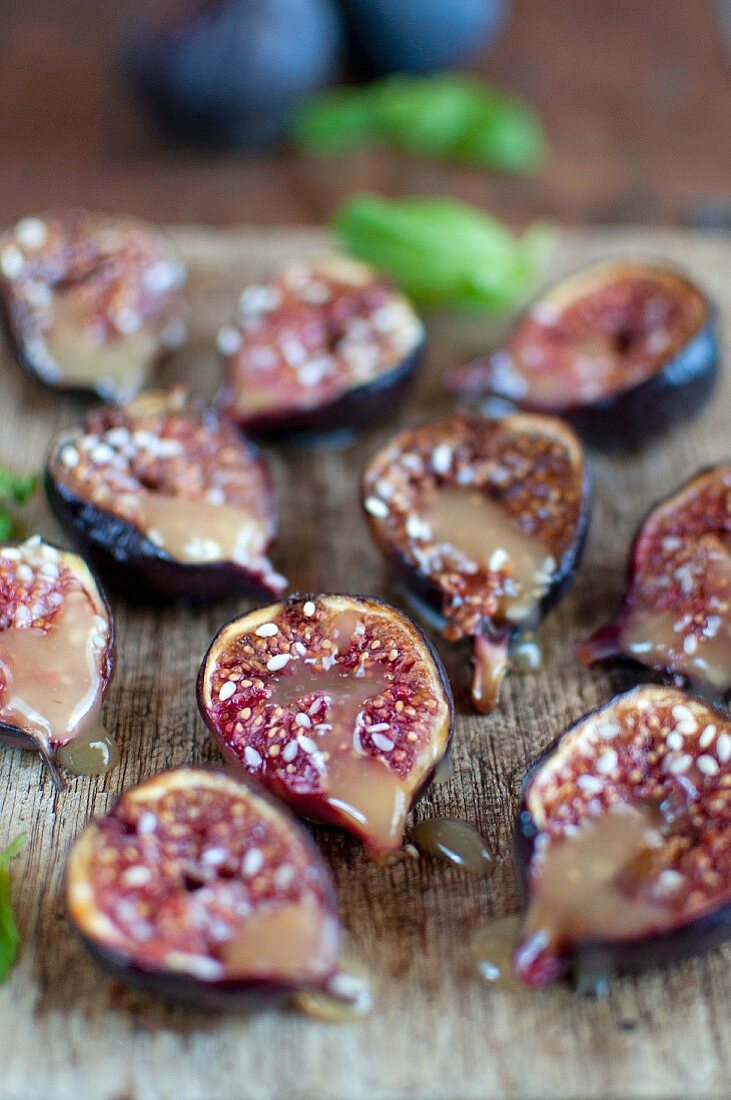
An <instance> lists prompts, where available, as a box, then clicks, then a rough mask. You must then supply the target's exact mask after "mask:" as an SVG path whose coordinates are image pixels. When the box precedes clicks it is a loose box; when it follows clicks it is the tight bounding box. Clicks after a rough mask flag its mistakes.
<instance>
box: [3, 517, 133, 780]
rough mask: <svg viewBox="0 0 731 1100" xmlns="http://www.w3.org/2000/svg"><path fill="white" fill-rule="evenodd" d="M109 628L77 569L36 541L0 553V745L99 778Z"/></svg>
mask: <svg viewBox="0 0 731 1100" xmlns="http://www.w3.org/2000/svg"><path fill="white" fill-rule="evenodd" d="M113 664H114V624H113V621H112V615H111V611H110V610H109V606H108V604H107V602H106V599H105V598H104V595H103V593H102V591H101V589H100V588H99V586H98V585H97V583H96V580H95V579H94V577H93V575H92V574H91V572H90V570H89V568H88V566H87V565H86V563H85V562H84V561H83V560H82V559H81V558H80V557H78V556H77V555H76V554H71V553H68V552H67V551H65V550H58V549H57V548H56V547H55V546H50V545H49V544H48V543H44V542H42V541H41V539H40V538H39V537H38V536H34V537H33V538H31V539H28V541H27V542H24V543H13V544H6V545H2V546H0V742H1V743H3V744H6V745H12V746H16V747H18V748H25V749H35V750H36V751H37V752H39V753H40V754H41V756H42V757H43V759H44V760H45V762H46V763H47V765H48V767H49V769H50V771H51V774H52V776H53V779H54V782H55V784H56V786H57V788H58V789H59V790H63V787H64V783H63V780H62V779H61V775H60V773H59V770H58V766H59V765H62V766H65V767H67V768H69V769H70V770H71V771H75V772H76V773H78V774H81V775H98V774H101V773H102V772H105V771H108V770H109V768H111V767H113V766H114V764H115V763H116V762H117V759H118V750H117V746H116V744H115V742H114V741H113V740H112V738H111V737H110V736H109V734H108V733H107V731H106V730H105V729H104V727H103V725H102V722H101V708H102V701H103V699H104V696H105V694H106V691H107V688H108V687H109V682H110V680H111V677H112V669H113Z"/></svg>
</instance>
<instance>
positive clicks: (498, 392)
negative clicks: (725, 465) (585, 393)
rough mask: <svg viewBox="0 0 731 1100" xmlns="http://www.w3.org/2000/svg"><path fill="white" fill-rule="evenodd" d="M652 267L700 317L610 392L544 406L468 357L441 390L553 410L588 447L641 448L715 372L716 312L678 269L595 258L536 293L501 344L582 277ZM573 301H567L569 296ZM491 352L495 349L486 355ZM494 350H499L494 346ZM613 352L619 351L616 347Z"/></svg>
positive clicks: (702, 392) (701, 396)
mask: <svg viewBox="0 0 731 1100" xmlns="http://www.w3.org/2000/svg"><path fill="white" fill-rule="evenodd" d="M625 270H626V271H628V272H630V273H632V272H638V273H639V274H640V275H641V274H642V272H643V271H644V272H646V273H649V274H652V273H657V275H658V276H660V277H662V278H664V279H670V280H672V281H673V282H674V283H675V285H676V286H677V287H678V291H679V293H680V294H687V295H693V296H696V295H697V296H700V297H701V298H702V299H703V302H704V305H705V318H704V320H703V323H702V324H701V325H700V327H699V328H697V330H696V331H695V332H694V333H693V334H692V335H691V336H690V337H689V338H688V339H687V340H686V342H685V343H684V344H683V345H682V346H681V347H679V348H675V349H674V350H673V351H672V352H671V353H670V355H669V358H667V359H666V360H665V361H664V362H662V363H661V364H660V365H659V366H658V367H657V368H656V370H655V371H654V372H653V373H652V374H651V375H650V376H649V377H647V378H644V379H642V380H640V381H637V382H636V383H634V384H632V383H630V384H629V385H627V386H625V387H623V388H621V389H618V390H616V391H615V392H613V393H610V394H608V395H607V396H605V397H603V398H598V399H596V400H593V401H591V400H590V401H586V402H581V401H575V400H572V399H571V398H570V397H569V395H568V394H567V396H566V399H565V401H563V402H560V401H557V402H556V403H555V404H554V403H551V405H550V407H549V406H548V405H547V404H545V403H544V402H541V401H540V400H538V399H535V398H532V396H531V393H530V390H528V392H526V394H525V396H524V397H516V396H514V395H513V394H510V393H508V392H504V391H503V390H502V389H501V386H500V384H499V383H497V384H495V383H494V382H493V380H492V377H493V368H492V365H491V364H492V357H491V356H488V357H487V358H486V359H485V360H479V359H478V360H476V361H475V362H474V363H473V364H469V365H468V366H467V367H464V368H458V369H456V370H455V371H453V372H451V373H450V374H448V375H447V378H446V380H445V381H446V385H447V388H448V389H449V390H450V391H452V392H454V393H456V394H457V395H459V396H462V397H463V398H465V399H466V400H467V401H468V402H469V403H470V404H472V402H473V401H478V399H479V397H480V396H481V395H482V394H485V395H486V400H487V405H488V407H489V405H490V402H491V401H493V400H495V399H499V400H500V401H502V402H509V403H512V404H513V405H514V406H515V407H519V408H521V409H524V410H526V411H529V412H537V413H553V414H554V415H557V416H562V417H564V418H565V419H566V420H568V421H569V422H570V423H571V424H572V426H573V427H574V428H575V430H576V431H577V432H578V433H579V435H580V436H581V437H582V438H583V439H584V440H585V441H586V443H587V444H588V445H590V446H591V447H595V448H597V449H598V450H602V451H608V452H611V451H626V450H631V449H637V448H641V447H643V446H646V445H647V444H648V443H649V442H651V441H653V440H655V439H657V438H658V437H661V436H663V435H665V434H667V433H668V432H669V431H670V430H671V429H672V428H674V427H675V426H676V425H678V424H680V423H682V422H683V421H685V420H688V419H690V418H692V417H693V416H695V415H696V414H697V413H699V412H700V411H701V409H702V408H703V407H704V406H705V405H706V403H707V402H708V400H709V399H710V397H711V395H712V394H713V392H714V390H715V388H716V384H717V382H718V377H719V372H720V347H719V339H718V331H717V321H718V318H717V311H716V309H715V307H714V306H713V304H712V303H711V302H710V301H709V300H708V299H707V298H706V297H705V296H704V295H702V294H701V291H700V290H699V289H698V288H697V287H696V286H695V285H694V284H693V283H692V282H691V281H690V279H688V278H686V276H684V275H682V274H681V273H679V272H677V271H674V270H671V269H669V268H668V269H666V268H662V267H660V266H659V265H657V264H640V263H638V262H637V261H630V260H626V261H615V260H611V261H602V262H601V263H598V264H595V265H592V266H591V267H588V268H585V269H583V270H581V271H579V272H577V273H575V274H574V275H572V276H569V277H568V278H567V279H565V280H562V281H561V282H559V283H557V284H555V285H554V286H553V287H551V288H550V289H549V290H548V291H545V292H544V293H543V294H541V295H540V296H539V297H538V298H537V299H535V301H534V302H533V303H532V304H531V305H530V306H529V307H528V308H527V309H526V310H525V311H524V312H523V313H522V314H521V316H520V317H519V318H518V320H517V321H516V322H515V324H514V325H513V327H512V329H511V331H510V333H509V334H508V336H507V338H506V341H505V344H506V345H507V346H509V345H510V342H511V339H512V338H513V337H514V335H515V334H516V333H517V332H519V330H520V329H521V326H522V325H523V323H524V322H526V321H527V320H528V319H529V318H530V317H531V316H532V315H533V314H534V312H535V311H536V310H538V309H540V307H541V306H542V305H543V304H544V303H545V302H549V303H550V302H551V300H552V298H553V296H554V295H564V296H567V295H568V293H569V292H570V290H571V289H572V288H576V289H578V290H579V291H580V290H581V286H582V282H583V281H584V280H587V281H589V282H590V283H594V282H595V281H597V280H598V279H600V278H601V277H602V275H603V274H604V273H606V274H607V276H612V275H616V274H617V273H619V275H620V276H621V275H622V273H623V272H624V271H625ZM579 298H580V294H578V295H577V298H576V299H569V302H572V301H575V300H577V299H579ZM494 354H498V353H494ZM499 354H503V352H502V350H501V351H500V353H499ZM620 354H621V353H620Z"/></svg>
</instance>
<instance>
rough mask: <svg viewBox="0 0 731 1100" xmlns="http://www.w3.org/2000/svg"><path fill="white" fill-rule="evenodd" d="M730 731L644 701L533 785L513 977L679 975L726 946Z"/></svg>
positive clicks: (695, 713) (667, 699) (672, 701)
mask: <svg viewBox="0 0 731 1100" xmlns="http://www.w3.org/2000/svg"><path fill="white" fill-rule="evenodd" d="M729 826H731V721H730V720H729V717H728V715H727V714H726V713H725V712H723V711H720V710H718V709H716V708H714V707H711V706H709V705H708V704H707V703H706V702H704V701H702V700H700V699H697V698H694V697H692V696H689V695H686V694H685V693H683V692H681V691H679V690H678V689H676V688H671V687H658V686H649V687H642V688H635V689H634V690H632V691H629V692H625V693H624V694H623V695H619V696H617V697H615V698H614V699H613V700H612V701H611V702H610V703H608V704H607V705H606V706H603V707H601V708H600V709H599V710H597V711H594V712H593V713H591V714H588V715H586V716H585V717H584V718H582V719H580V720H579V721H578V722H577V723H576V724H575V725H574V726H572V727H570V728H569V729H568V730H567V731H566V732H565V733H564V734H563V735H562V736H561V737H560V738H559V739H558V741H557V742H555V744H554V745H553V746H552V748H551V749H549V751H548V752H547V753H546V755H545V756H544V757H543V758H542V759H541V761H539V763H538V764H537V765H536V767H535V768H534V769H533V771H532V772H531V773H530V775H529V776H528V778H527V780H526V782H525V784H524V788H523V807H522V812H521V815H520V819H519V856H520V857H521V860H522V865H523V874H524V880H525V884H526V893H527V898H528V909H527V913H526V916H525V918H524V921H523V926H522V929H521V932H520V935H519V941H518V946H517V949H516V953H515V957H514V966H515V970H516V973H517V974H518V976H519V977H520V978H521V979H522V980H523V981H524V982H526V983H528V984H529V985H535V986H540V985H546V984H547V983H548V982H551V981H553V980H554V979H555V978H557V977H558V976H560V975H561V974H562V973H564V972H565V971H567V970H568V969H570V968H572V967H573V968H578V969H581V971H582V972H587V971H594V972H598V973H602V972H604V973H611V972H613V971H615V970H625V969H639V968H641V967H643V966H646V965H652V964H655V963H659V962H667V961H672V960H673V959H675V958H680V957H682V956H683V955H686V954H692V953H695V952H697V951H700V950H703V949H705V948H706V947H708V946H710V945H711V944H713V943H715V942H718V941H719V940H720V939H722V938H724V937H725V936H728V935H729V934H731V847H730V846H729Z"/></svg>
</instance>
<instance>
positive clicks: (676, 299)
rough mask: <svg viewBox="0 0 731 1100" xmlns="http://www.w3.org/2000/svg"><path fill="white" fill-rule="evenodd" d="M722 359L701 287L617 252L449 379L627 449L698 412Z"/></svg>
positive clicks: (539, 303)
mask: <svg viewBox="0 0 731 1100" xmlns="http://www.w3.org/2000/svg"><path fill="white" fill-rule="evenodd" d="M718 363H719V350H718V336H717V332H716V314H715V310H714V309H713V308H712V306H711V305H710V303H709V301H708V299H707V298H706V297H705V296H704V295H703V294H702V293H701V291H700V290H699V289H698V288H697V287H696V286H694V285H693V284H692V283H691V282H690V281H689V280H688V279H686V278H684V277H683V276H682V275H679V274H678V273H677V272H674V271H670V270H668V269H666V268H664V267H658V266H655V265H651V264H644V263H639V262H637V261H624V260H623V261H616V260H611V261H607V262H604V263H601V264H596V265H594V266H593V267H590V268H587V269H586V270H585V271H580V272H579V273H578V274H576V275H573V276H571V278H569V279H565V280H564V281H563V282H561V283H558V284H557V285H556V286H554V287H553V288H552V289H550V290H549V291H547V292H546V293H545V294H543V295H541V297H540V298H538V299H537V300H536V301H535V302H534V303H533V305H532V306H531V307H530V309H528V311H527V312H526V313H524V314H523V316H522V317H521V318H520V319H519V320H518V322H517V324H516V325H515V326H514V327H513V329H512V331H511V332H510V334H509V335H508V338H507V340H506V341H505V344H504V346H503V347H502V348H499V349H498V350H497V351H495V352H493V353H492V355H490V356H488V357H487V358H486V359H479V360H477V361H476V362H474V363H472V364H470V365H468V366H467V367H463V368H460V369H459V370H457V371H454V372H453V373H452V374H451V376H448V379H447V385H448V386H449V388H450V389H452V390H454V391H456V392H457V393H459V394H460V395H461V396H463V397H465V398H475V397H477V396H478V395H480V394H489V395H493V396H497V397H500V398H506V399H507V400H509V401H511V402H512V403H513V404H515V405H517V406H519V407H520V408H522V409H528V410H531V411H534V412H545V413H555V414H557V415H560V416H565V417H567V418H568V419H569V420H570V421H571V423H572V424H573V425H574V427H575V428H576V429H577V431H578V432H580V434H581V435H582V436H583V437H584V438H585V439H586V441H587V442H588V443H590V444H592V445H594V446H597V447H602V448H605V449H621V448H626V447H631V446H641V445H642V444H644V443H646V442H647V441H648V439H650V438H652V437H654V436H656V435H659V434H661V433H662V432H664V431H666V430H667V429H668V428H670V427H671V426H673V425H674V424H677V423H679V422H680V421H682V420H685V419H686V418H688V417H690V416H692V415H694V414H695V413H696V412H698V411H699V410H700V409H701V408H702V406H703V405H704V404H705V403H706V401H707V400H708V398H709V396H710V394H711V393H712V391H713V389H714V386H715V384H716V380H717V375H718Z"/></svg>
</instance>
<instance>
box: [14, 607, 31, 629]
mask: <svg viewBox="0 0 731 1100" xmlns="http://www.w3.org/2000/svg"><path fill="white" fill-rule="evenodd" d="M13 621H14V623H15V625H16V626H30V624H31V621H32V618H31V613H30V611H29V610H28V608H27V607H26V606H25V604H24V603H22V604H20V606H19V607H18V608H16V611H15V618H14V620H13Z"/></svg>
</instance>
